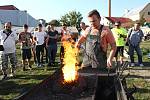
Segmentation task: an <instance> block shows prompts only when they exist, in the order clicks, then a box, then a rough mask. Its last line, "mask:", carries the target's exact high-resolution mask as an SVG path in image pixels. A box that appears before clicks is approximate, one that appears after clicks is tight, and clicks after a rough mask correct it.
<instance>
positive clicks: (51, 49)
mask: <svg viewBox="0 0 150 100" xmlns="http://www.w3.org/2000/svg"><path fill="white" fill-rule="evenodd" d="M56 53H57V44H50V45H49V46H48V58H49V63H54V62H55V58H56Z"/></svg>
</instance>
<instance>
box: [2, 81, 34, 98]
mask: <svg viewBox="0 0 150 100" xmlns="http://www.w3.org/2000/svg"><path fill="white" fill-rule="evenodd" d="M34 85H35V83H27V84H16V83H15V82H14V81H5V82H4V81H3V82H2V83H1V84H0V94H1V95H3V96H6V95H9V94H11V93H13V94H15V93H16V94H20V93H23V92H25V91H27V90H29V89H30V88H31V87H32V86H34Z"/></svg>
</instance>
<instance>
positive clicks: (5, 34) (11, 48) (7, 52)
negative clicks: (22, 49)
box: [0, 22, 18, 80]
mask: <svg viewBox="0 0 150 100" xmlns="http://www.w3.org/2000/svg"><path fill="white" fill-rule="evenodd" d="M17 41H18V36H17V34H16V32H14V31H12V30H11V22H7V23H5V24H4V30H2V31H0V44H1V45H2V46H3V49H4V50H3V51H2V55H1V58H2V67H1V69H2V73H3V77H2V80H4V79H6V78H7V69H8V58H10V63H11V74H10V76H11V77H12V76H14V71H15V67H16V64H17V58H16V43H17Z"/></svg>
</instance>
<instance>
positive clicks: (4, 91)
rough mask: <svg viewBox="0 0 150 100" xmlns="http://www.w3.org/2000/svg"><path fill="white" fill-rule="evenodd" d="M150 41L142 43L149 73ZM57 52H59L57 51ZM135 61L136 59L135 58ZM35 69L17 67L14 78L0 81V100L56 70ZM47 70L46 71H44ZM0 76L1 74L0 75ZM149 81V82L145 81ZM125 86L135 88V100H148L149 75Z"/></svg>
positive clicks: (128, 79) (32, 84)
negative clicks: (24, 69) (148, 55)
mask: <svg viewBox="0 0 150 100" xmlns="http://www.w3.org/2000/svg"><path fill="white" fill-rule="evenodd" d="M149 45H150V41H149V42H143V43H142V51H143V54H144V57H143V60H144V62H146V63H145V64H146V67H143V68H147V70H149V73H150V59H148V58H147V55H146V54H147V53H148V52H150V46H149ZM58 52H59V51H58ZM17 57H18V59H19V62H20V61H21V57H20V51H19V48H18V47H17ZM136 59H137V58H136ZM58 67H59V65H58V66H56V67H55V68H54V67H53V68H50V67H49V68H46V67H42V68H37V67H36V66H33V70H28V71H22V67H21V66H18V67H17V70H16V77H15V78H10V79H8V80H5V81H0V98H1V99H13V98H15V97H16V96H19V95H20V94H22V93H24V92H25V91H27V90H29V89H31V88H32V87H33V86H34V85H36V84H38V83H40V82H41V81H42V80H43V79H45V78H47V77H48V76H49V75H51V74H52V73H53V72H54V71H55V69H56V68H58ZM136 68H139V69H143V68H140V67H134V68H133V69H132V70H136ZM45 69H47V70H45ZM0 74H1V73H0ZM131 75H132V73H131ZM147 79H149V80H147ZM127 84H128V87H129V88H132V84H134V85H135V86H137V92H136V93H135V94H134V97H135V99H136V100H150V96H149V94H150V74H149V75H148V76H146V77H140V76H136V75H134V77H130V76H129V77H128V78H127Z"/></svg>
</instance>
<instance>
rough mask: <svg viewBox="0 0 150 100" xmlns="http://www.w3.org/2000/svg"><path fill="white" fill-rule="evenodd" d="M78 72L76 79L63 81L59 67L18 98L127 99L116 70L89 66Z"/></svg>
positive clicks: (48, 99)
mask: <svg viewBox="0 0 150 100" xmlns="http://www.w3.org/2000/svg"><path fill="white" fill-rule="evenodd" d="M78 73H79V77H78V79H77V80H76V81H74V82H71V83H63V73H62V70H61V69H58V70H56V72H54V73H53V74H52V75H50V76H49V77H48V78H46V79H45V80H43V81H42V82H41V83H40V84H38V85H36V86H34V87H33V88H32V89H31V90H29V91H27V92H26V93H24V94H22V95H20V96H19V97H17V98H16V100H127V97H126V95H125V91H124V89H123V86H122V83H121V81H120V79H119V78H118V77H117V76H118V75H117V74H116V73H115V72H109V73H108V72H101V71H98V70H97V69H92V68H87V69H82V70H79V71H78Z"/></svg>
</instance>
